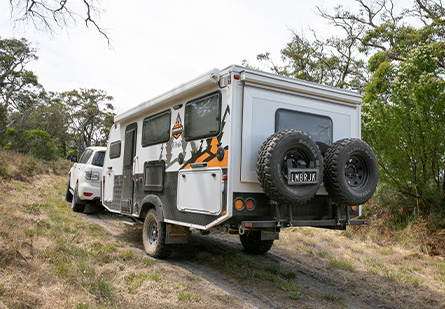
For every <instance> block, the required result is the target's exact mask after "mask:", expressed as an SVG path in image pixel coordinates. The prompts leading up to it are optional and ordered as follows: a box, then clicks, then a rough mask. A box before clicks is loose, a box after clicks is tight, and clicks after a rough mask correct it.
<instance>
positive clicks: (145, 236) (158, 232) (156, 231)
mask: <svg viewBox="0 0 445 309" xmlns="http://www.w3.org/2000/svg"><path fill="white" fill-rule="evenodd" d="M165 236H166V226H165V223H164V222H160V221H159V220H158V218H157V216H156V211H155V210H154V209H150V210H149V211H148V213H147V215H146V216H145V220H144V228H143V229H142V242H143V244H144V250H145V253H147V254H148V255H150V256H152V257H154V258H158V259H164V258H167V257H168V256H170V253H171V247H170V246H169V245H166V244H165Z"/></svg>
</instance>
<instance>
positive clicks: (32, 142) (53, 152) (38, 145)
mask: <svg viewBox="0 0 445 309" xmlns="http://www.w3.org/2000/svg"><path fill="white" fill-rule="evenodd" d="M6 139H7V141H8V143H7V144H6V145H5V147H4V148H6V149H11V150H16V151H19V152H21V153H25V154H31V155H33V156H34V157H36V158H39V159H43V160H47V161H50V160H54V159H55V158H56V157H57V153H58V150H57V147H56V146H55V144H56V141H55V140H53V139H51V137H50V136H49V134H48V132H45V131H42V130H38V129H37V130H14V129H11V128H9V129H7V131H6Z"/></svg>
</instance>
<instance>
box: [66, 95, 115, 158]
mask: <svg viewBox="0 0 445 309" xmlns="http://www.w3.org/2000/svg"><path fill="white" fill-rule="evenodd" d="M59 99H60V102H62V103H63V104H65V105H66V107H67V108H68V111H69V123H70V124H69V128H68V132H69V134H70V136H71V140H72V141H73V142H74V146H75V147H77V149H78V150H79V151H83V150H84V149H85V148H86V147H88V146H93V145H105V144H106V142H107V139H108V133H109V128H110V127H111V126H112V125H113V119H114V115H115V114H114V112H113V111H114V107H113V105H112V104H111V101H112V100H113V97H112V96H109V95H107V93H106V92H105V91H103V90H96V89H80V90H79V91H77V90H72V91H68V92H63V93H61V94H59Z"/></svg>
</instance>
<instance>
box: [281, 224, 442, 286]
mask: <svg viewBox="0 0 445 309" xmlns="http://www.w3.org/2000/svg"><path fill="white" fill-rule="evenodd" d="M363 228H364V229H366V227H363ZM364 235H366V233H365V232H363V233H357V231H355V232H354V231H353V230H352V229H351V230H349V229H348V230H347V231H329V230H320V229H315V228H290V229H287V230H285V231H283V232H282V233H281V235H280V241H279V242H278V243H277V245H279V246H284V247H288V246H289V244H290V243H293V244H295V245H294V246H295V248H296V250H298V251H300V252H302V253H304V254H307V255H310V256H313V257H314V258H316V259H322V260H324V261H325V264H326V267H327V268H328V269H338V270H345V271H349V272H351V271H355V272H365V273H368V274H370V275H374V277H372V276H370V277H369V278H368V279H369V280H376V282H378V281H380V282H381V280H382V278H383V279H384V280H386V281H389V282H391V281H397V282H403V283H407V284H409V285H411V286H413V287H420V286H423V287H427V288H428V289H429V290H431V291H432V292H433V293H438V294H444V289H445V276H444V275H445V259H444V258H443V257H440V256H433V257H431V256H429V255H427V254H425V253H423V252H422V250H421V249H419V248H418V247H416V246H414V247H411V248H405V247H404V246H402V245H400V244H392V245H387V246H380V245H378V244H376V243H375V242H374V241H373V240H372V239H370V238H368V239H366V238H364ZM308 244H311V245H310V247H309V246H308ZM312 244H316V245H312ZM308 248H310V250H308ZM377 284H378V283H377Z"/></svg>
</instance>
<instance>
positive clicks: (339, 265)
mask: <svg viewBox="0 0 445 309" xmlns="http://www.w3.org/2000/svg"><path fill="white" fill-rule="evenodd" d="M328 268H330V269H341V270H348V271H353V270H354V266H353V265H352V263H351V261H348V260H344V259H337V258H336V257H331V258H330V260H329V263H328Z"/></svg>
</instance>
